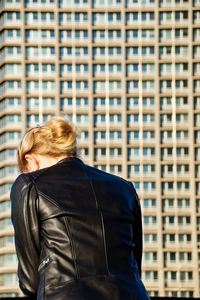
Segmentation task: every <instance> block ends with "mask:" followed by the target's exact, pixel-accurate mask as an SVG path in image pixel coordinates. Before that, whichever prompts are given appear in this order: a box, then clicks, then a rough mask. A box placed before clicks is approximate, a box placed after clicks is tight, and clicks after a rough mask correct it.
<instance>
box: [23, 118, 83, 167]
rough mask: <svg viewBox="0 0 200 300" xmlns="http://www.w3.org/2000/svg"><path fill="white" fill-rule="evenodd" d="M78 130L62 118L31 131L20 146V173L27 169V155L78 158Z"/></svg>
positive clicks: (53, 119)
mask: <svg viewBox="0 0 200 300" xmlns="http://www.w3.org/2000/svg"><path fill="white" fill-rule="evenodd" d="M77 134H78V132H77V129H76V127H75V126H74V125H73V124H71V123H70V122H68V121H66V120H65V119H64V118H62V117H53V118H52V119H51V120H49V121H48V122H47V123H46V124H45V125H44V126H37V127H34V128H31V129H29V130H28V131H27V132H26V133H25V135H24V136H23V138H22V140H21V141H20V143H19V146H18V166H19V169H20V171H24V170H26V168H27V163H28V162H27V160H26V159H25V155H26V154H28V153H36V154H41V155H47V156H51V157H59V156H66V157H76V156H77V148H76V137H77Z"/></svg>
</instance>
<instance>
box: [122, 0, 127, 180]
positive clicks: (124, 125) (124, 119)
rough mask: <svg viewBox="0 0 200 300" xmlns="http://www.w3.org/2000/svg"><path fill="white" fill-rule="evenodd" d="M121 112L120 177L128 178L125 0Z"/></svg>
mask: <svg viewBox="0 0 200 300" xmlns="http://www.w3.org/2000/svg"><path fill="white" fill-rule="evenodd" d="M121 24H122V26H121V39H122V43H121V55H122V60H121V73H122V76H121V106H122V109H121V114H122V129H121V130H122V140H123V142H122V145H121V147H122V160H121V163H122V177H123V178H128V172H127V167H128V164H127V160H128V157H127V151H128V149H127V97H126V96H127V95H126V78H127V77H126V76H127V75H126V45H127V44H126V0H122V1H121Z"/></svg>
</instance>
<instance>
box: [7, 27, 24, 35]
mask: <svg viewBox="0 0 200 300" xmlns="http://www.w3.org/2000/svg"><path fill="white" fill-rule="evenodd" d="M26 31H27V30H26ZM7 36H8V37H13V30H12V29H7Z"/></svg>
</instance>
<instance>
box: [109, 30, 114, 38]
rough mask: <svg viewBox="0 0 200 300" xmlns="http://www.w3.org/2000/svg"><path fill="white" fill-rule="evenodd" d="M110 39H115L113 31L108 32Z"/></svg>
mask: <svg viewBox="0 0 200 300" xmlns="http://www.w3.org/2000/svg"><path fill="white" fill-rule="evenodd" d="M108 37H109V39H112V38H113V30H108Z"/></svg>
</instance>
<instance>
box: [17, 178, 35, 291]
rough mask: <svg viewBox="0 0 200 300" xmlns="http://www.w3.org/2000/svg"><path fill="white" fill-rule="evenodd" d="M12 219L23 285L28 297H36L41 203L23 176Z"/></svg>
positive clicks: (21, 284) (18, 181)
mask: <svg viewBox="0 0 200 300" xmlns="http://www.w3.org/2000/svg"><path fill="white" fill-rule="evenodd" d="M11 203H12V204H11V218H12V222H13V226H14V231H15V247H16V253H17V257H18V260H19V264H18V276H19V286H20V288H21V290H22V291H23V293H24V294H25V295H27V296H31V297H34V296H36V294H37V288H38V265H39V255H40V246H39V245H40V244H39V230H38V216H37V205H38V204H37V203H38V196H37V192H36V189H35V187H34V185H33V184H32V183H31V181H29V179H28V178H27V177H26V175H25V174H24V175H23V174H22V175H20V176H19V177H18V178H17V179H16V181H15V182H14V184H13V186H12V189H11Z"/></svg>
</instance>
